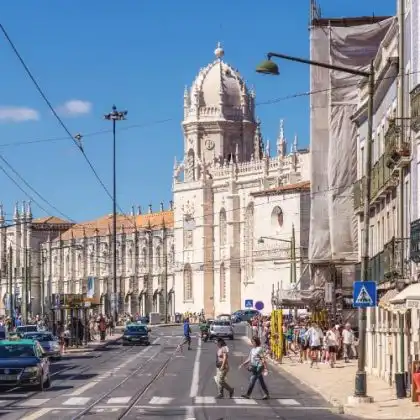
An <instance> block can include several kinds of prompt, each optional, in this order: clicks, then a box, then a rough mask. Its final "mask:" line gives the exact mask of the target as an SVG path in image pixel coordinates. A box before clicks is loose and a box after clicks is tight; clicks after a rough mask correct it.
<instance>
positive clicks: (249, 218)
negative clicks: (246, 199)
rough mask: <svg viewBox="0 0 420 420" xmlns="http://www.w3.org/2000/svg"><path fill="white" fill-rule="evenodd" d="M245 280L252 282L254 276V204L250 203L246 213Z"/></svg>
mask: <svg viewBox="0 0 420 420" xmlns="http://www.w3.org/2000/svg"><path fill="white" fill-rule="evenodd" d="M244 230H245V232H244V233H245V235H244V236H245V237H244V251H245V252H244V253H245V255H244V256H245V280H246V281H250V280H252V278H253V276H254V263H253V254H254V203H250V204H249V205H248V207H247V209H246V212H245V229H244Z"/></svg>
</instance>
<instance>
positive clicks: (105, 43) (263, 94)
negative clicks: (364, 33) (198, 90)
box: [0, 0, 396, 221]
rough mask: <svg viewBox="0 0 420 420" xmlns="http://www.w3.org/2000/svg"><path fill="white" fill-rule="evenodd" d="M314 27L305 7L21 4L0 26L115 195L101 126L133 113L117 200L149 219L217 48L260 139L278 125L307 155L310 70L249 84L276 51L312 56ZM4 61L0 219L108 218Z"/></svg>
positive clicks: (329, 3) (372, 9)
mask: <svg viewBox="0 0 420 420" xmlns="http://www.w3.org/2000/svg"><path fill="white" fill-rule="evenodd" d="M319 3H320V6H321V9H322V15H323V17H343V16H362V15H364V16H366V15H368V16H370V15H372V14H375V15H377V16H379V15H392V14H394V13H395V9H396V0H373V1H368V2H367V1H365V0H353V1H337V0H319ZM257 4H258V6H257ZM286 4H287V7H286ZM308 22H309V0H296V1H295V2H281V1H278V0H266V1H261V2H239V1H235V0H232V1H221V0H213V1H211V2H204V1H201V2H198V1H192V0H183V1H180V2H171V1H169V0H166V1H165V0H153V1H151V0H149V1H146V0H142V1H139V0H128V1H125V2H119V3H116V2H111V1H109V0H108V1H103V0H102V1H99V0H90V1H82V0H73V1H72V2H28V1H25V2H24V1H22V0H15V1H13V2H6V3H4V4H3V5H2V21H1V23H2V24H3V26H4V28H5V29H6V31H7V32H8V35H9V36H10V38H11V39H12V41H13V42H14V44H15V46H16V48H17V49H18V51H19V52H20V54H21V56H22V57H23V59H24V61H25V63H26V65H27V66H28V67H29V69H30V70H31V72H32V73H33V75H34V76H35V78H36V79H37V82H38V84H39V85H40V87H41V88H42V90H43V91H44V93H45V94H46V96H47V98H48V100H49V101H50V103H51V104H52V106H53V107H54V109H55V110H56V112H57V113H58V114H59V115H60V117H61V118H62V121H63V122H64V124H65V126H66V127H67V129H68V130H69V131H70V133H72V134H74V135H76V134H78V133H80V134H82V135H83V136H84V137H83V140H82V141H83V146H84V150H85V153H86V156H87V157H88V158H89V160H90V162H91V163H92V165H93V167H94V168H95V170H96V172H97V174H98V176H99V178H100V179H101V181H102V182H103V184H104V185H105V186H106V187H107V189H108V191H112V133H111V123H110V122H109V121H105V120H104V118H103V116H104V114H106V113H108V112H110V111H111V108H112V105H113V104H115V105H116V106H117V108H118V109H119V110H127V111H128V114H127V120H126V121H122V122H119V123H118V128H117V201H118V206H119V208H121V209H122V210H123V211H124V212H129V211H130V210H131V207H132V206H133V205H135V206H138V205H141V206H142V208H143V209H144V211H147V207H148V205H149V204H152V208H153V209H154V210H158V209H159V205H160V203H161V202H163V203H164V207H165V208H167V207H168V206H169V200H170V199H171V186H172V173H173V162H174V156H177V157H178V160H180V159H182V156H183V137H182V130H181V120H182V113H183V91H184V86H186V85H187V86H190V85H191V84H192V82H193V80H194V78H195V76H196V75H197V73H198V72H199V70H200V68H202V67H205V66H206V65H207V64H209V63H210V62H212V61H213V60H214V54H213V51H214V49H215V47H216V45H217V42H219V41H220V42H221V43H222V45H223V48H224V50H225V57H224V59H225V61H226V62H228V63H229V64H231V65H232V66H233V67H234V68H237V69H238V70H239V72H240V73H241V74H242V76H243V78H244V80H245V81H246V83H247V84H248V86H249V87H253V88H254V89H255V91H256V95H257V99H256V100H257V103H259V105H258V106H257V114H258V116H259V118H260V119H261V121H262V131H263V135H264V138H265V139H266V140H267V139H269V140H271V144H272V145H273V147H274V143H275V139H276V137H277V134H278V127H279V120H280V119H284V124H285V132H286V137H287V138H288V139H290V140H291V139H292V138H293V136H294V135H295V134H296V135H297V136H298V138H299V146H300V147H307V146H308V145H309V98H308V97H307V96H300V97H299V96H298V97H296V98H291V96H292V97H293V95H296V94H300V93H305V92H308V90H309V68H308V67H307V66H305V65H301V64H295V63H289V62H282V63H279V64H280V71H281V76H280V77H278V78H270V77H266V76H261V75H258V74H257V73H255V67H256V65H257V64H258V63H259V62H260V61H262V60H263V59H264V56H265V54H266V53H267V52H268V51H275V52H281V53H285V54H290V55H294V56H301V57H306V58H308V57H309V32H308ZM0 60H1V64H2V66H1V73H2V77H1V79H0V92H1V93H0V202H2V203H3V205H4V210H5V212H6V219H11V218H12V214H13V208H14V203H15V202H16V201H19V202H22V201H23V200H32V210H33V213H34V216H35V217H43V216H45V215H57V216H59V217H66V218H67V219H69V220H73V221H85V220H92V219H95V218H98V217H101V216H103V215H104V214H109V213H111V212H112V201H111V199H110V197H109V196H108V195H107V193H106V192H105V190H104V189H103V188H102V186H101V184H100V183H99V181H98V179H97V178H96V177H95V176H94V174H93V173H92V170H91V168H90V167H89V165H88V163H87V162H86V160H85V159H84V157H83V155H82V154H81V152H80V150H79V149H78V148H77V147H76V145H75V144H74V142H73V141H72V139H71V138H70V137H69V136H68V134H67V133H66V131H65V130H64V128H63V127H62V126H61V125H60V124H59V122H58V121H57V119H56V118H55V117H54V115H53V113H52V112H51V110H50V109H49V108H48V106H47V105H46V103H45V102H44V100H43V98H42V97H41V95H40V94H39V93H38V91H37V90H36V88H35V86H34V83H33V82H32V81H31V80H30V78H29V77H28V76H27V75H26V73H25V71H24V68H23V67H22V65H21V63H20V62H19V60H18V59H17V57H16V55H15V53H14V52H13V50H12V49H11V47H10V45H9V44H8V42H7V41H6V39H5V37H4V36H3V35H2V34H0ZM270 101H271V103H267V102H270ZM1 157H3V158H4V159H5V160H6V162H7V163H9V164H10V165H11V167H12V168H13V169H11V168H10V167H9V166H7V164H6V163H5V162H4V161H3V160H1ZM13 170H14V171H13ZM5 171H6V173H7V174H8V175H6V174H5ZM16 174H18V175H16ZM19 176H20V177H19ZM10 177H11V178H12V179H14V180H15V182H16V183H17V184H18V185H19V187H18V186H17V185H16V184H15V183H13V182H12V181H11V180H10ZM34 191H35V192H34ZM38 194H39V195H38ZM40 196H41V197H40Z"/></svg>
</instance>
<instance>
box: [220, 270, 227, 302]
mask: <svg viewBox="0 0 420 420" xmlns="http://www.w3.org/2000/svg"><path fill="white" fill-rule="evenodd" d="M219 275H220V302H223V301H225V300H226V272H225V265H224V264H223V263H222V264H220V273H219Z"/></svg>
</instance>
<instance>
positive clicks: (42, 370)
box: [0, 339, 51, 391]
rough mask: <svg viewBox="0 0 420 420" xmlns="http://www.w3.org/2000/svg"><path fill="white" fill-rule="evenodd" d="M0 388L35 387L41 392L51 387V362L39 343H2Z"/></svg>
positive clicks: (6, 341) (16, 341)
mask: <svg viewBox="0 0 420 420" xmlns="http://www.w3.org/2000/svg"><path fill="white" fill-rule="evenodd" d="M0 386H1V387H35V388H37V389H38V390H40V391H43V390H44V389H46V388H49V387H50V386H51V374H50V361H49V359H48V356H47V355H46V354H45V353H44V351H43V349H42V347H41V345H40V344H39V343H38V342H37V341H34V340H28V339H19V340H3V341H1V342H0Z"/></svg>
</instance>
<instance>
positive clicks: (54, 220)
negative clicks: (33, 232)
mask: <svg viewBox="0 0 420 420" xmlns="http://www.w3.org/2000/svg"><path fill="white" fill-rule="evenodd" d="M32 223H36V224H43V223H45V224H50V225H63V224H71V223H72V222H69V221H68V220H64V219H60V218H59V217H56V216H45V217H39V218H37V219H34V220H33V221H32Z"/></svg>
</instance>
